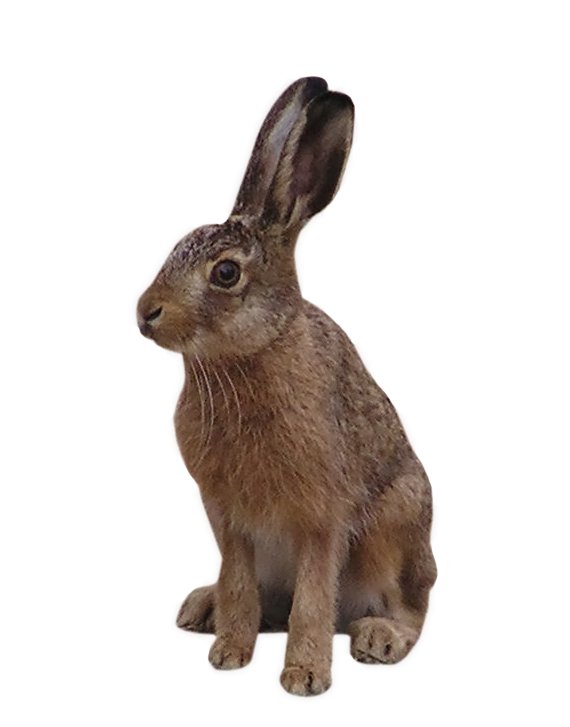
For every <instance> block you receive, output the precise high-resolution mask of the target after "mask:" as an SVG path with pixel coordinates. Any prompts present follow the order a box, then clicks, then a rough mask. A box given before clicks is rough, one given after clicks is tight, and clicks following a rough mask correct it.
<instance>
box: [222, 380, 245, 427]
mask: <svg viewBox="0 0 570 727" xmlns="http://www.w3.org/2000/svg"><path fill="white" fill-rule="evenodd" d="M222 370H223V372H224V374H225V377H226V379H227V380H228V382H229V385H230V386H231V388H232V391H233V393H234V399H235V400H236V407H237V415H238V437H239V436H240V435H241V405H240V403H239V396H238V393H237V391H236V387H235V386H234V382H233V381H232V380H231V378H230V375H229V374H228V372H227V370H226V368H225V366H224V367H223V368H222Z"/></svg>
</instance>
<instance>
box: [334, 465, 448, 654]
mask: <svg viewBox="0 0 570 727" xmlns="http://www.w3.org/2000/svg"><path fill="white" fill-rule="evenodd" d="M378 506H379V513H378V517H377V520H376V521H375V523H374V525H373V527H371V528H370V530H369V531H368V533H367V534H366V535H365V536H364V537H363V538H362V540H361V542H360V543H359V544H358V546H357V548H356V549H355V552H354V553H353V557H352V558H351V563H350V571H349V581H348V586H349V587H352V589H353V592H352V594H350V595H351V596H352V601H353V603H354V602H356V603H358V608H354V607H353V608H352V611H351V612H349V613H348V614H346V615H349V616H350V617H351V618H349V619H348V620H349V625H348V628H347V632H348V633H349V635H350V637H351V645H350V651H351V654H352V656H353V657H354V658H355V659H356V660H357V661H361V662H363V663H365V664H379V663H382V664H395V663H396V662H398V661H400V660H401V659H403V658H404V657H405V656H406V655H407V654H408V653H409V652H410V650H411V649H412V647H413V646H414V644H415V643H416V642H417V640H418V638H419V636H420V634H421V631H422V628H423V624H424V620H425V617H426V612H427V608H428V601H429V592H430V589H431V587H432V586H433V584H434V583H435V579H436V576H437V570H436V566H435V561H434V558H433V555H432V552H431V547H430V542H429V536H430V528H431V498H430V490H429V482H428V481H427V478H426V477H425V474H424V473H423V471H416V472H415V473H408V474H406V475H404V476H402V477H400V478H398V479H397V480H395V481H394V483H393V486H392V488H391V489H390V490H389V492H388V493H387V494H386V495H385V496H383V497H382V499H381V501H379V502H378ZM355 595H356V598H355ZM345 623H346V621H345Z"/></svg>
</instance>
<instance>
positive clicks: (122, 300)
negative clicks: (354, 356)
mask: <svg viewBox="0 0 570 727" xmlns="http://www.w3.org/2000/svg"><path fill="white" fill-rule="evenodd" d="M569 37H570V24H569V22H568V5H567V3H564V2H559V3H556V2H547V1H543V2H524V1H523V0H521V1H518V2H504V1H501V0H493V1H492V2H487V1H485V0H479V2H452V1H449V2H440V1H438V2H429V3H428V2H405V1H401V0H400V1H399V2H390V3H384V2H379V3H364V2H350V3H346V2H345V3H336V2H332V1H331V2H327V3H322V2H318V3H317V2H309V1H308V0H305V1H303V2H297V1H296V0H288V1H287V2H286V3H270V2H264V3H261V2H260V3H255V2H247V1H246V0H242V2H234V3H227V4H223V3H220V2H214V1H212V2H209V3H198V2H195V3H193V2H164V1H163V2H154V3H150V2H137V3H135V2H131V3H129V2H120V1H119V2H117V1H115V2H97V3H87V2H82V3H78V2H67V3H66V2H61V1H59V2H57V1H55V2H50V3H40V2H26V1H25V0H24V1H20V2H3V3H2V9H1V11H0V69H1V70H0V73H1V88H0V93H1V99H0V102H1V105H2V109H1V116H0V124H1V139H0V144H1V159H0V175H1V181H0V184H1V187H0V204H1V218H0V224H1V230H0V246H1V248H0V255H1V260H0V290H1V302H2V310H1V314H2V317H1V326H0V331H1V341H2V343H1V345H2V355H1V365H2V376H1V379H0V386H1V426H2V434H1V441H2V454H1V462H0V466H1V468H2V472H1V488H2V489H1V503H0V539H1V543H0V546H1V550H0V552H1V576H0V588H1V591H2V595H1V597H0V609H1V616H0V630H1V633H0V659H1V670H2V674H1V675H0V683H1V691H2V697H1V700H0V718H1V721H2V724H4V725H6V726H7V727H18V726H20V725H58V726H59V725H65V726H67V725H81V726H82V727H83V726H91V725H111V726H112V727H114V726H115V725H116V726H119V725H120V726H121V727H122V726H123V725H137V727H139V726H141V727H142V726H143V725H160V726H161V727H162V726H166V727H170V726H175V725H189V724H195V723H196V722H197V721H199V722H200V723H205V724H218V723H222V722H224V723H225V722H226V721H228V722H230V721H231V723H232V724H245V723H246V722H247V724H251V725H265V724H275V725H290V724H291V723H296V724H299V725H308V724H314V723H318V724H331V723H333V722H335V723H338V724H358V723H360V722H365V723H366V724H379V725H380V724H384V725H412V724H413V725H416V724H428V725H441V724H450V725H459V724H460V725H472V724H473V725H480V724H485V725H505V724H517V725H521V724H545V725H549V726H551V725H567V724H568V719H569V709H568V697H567V694H566V696H564V690H565V689H566V690H567V687H568V655H569V646H570V645H569V639H568V596H567V592H568V588H567V582H568V570H569V569H568V538H567V533H568V505H569V496H568V488H569V485H570V482H569V474H568V470H569V468H568V438H569V436H568V435H569V422H568V419H569V414H568V412H569V408H568V407H569V404H570V392H569V386H568V381H567V379H568V371H569V370H570V360H569V358H570V357H569V352H568V313H569V310H570V300H569V294H568V263H567V259H568V256H567V250H568V244H569V242H570V236H569V232H570V220H569V213H568V201H569V193H570V173H569V169H570V142H569V139H570V102H569V76H570V50H569V49H570V43H569ZM304 75H321V76H324V77H325V78H326V79H327V80H328V82H329V84H330V86H331V87H332V88H334V89H337V90H342V91H344V92H346V93H348V94H350V95H351V96H352V98H353V99H354V102H355V104H356V110H357V127H356V133H355V139H354V146H353V153H352V156H351V159H350V162H349V165H348V169H347V172H346V175H345V179H344V184H343V186H342V189H341V191H340V193H339V195H338V197H337V198H336V199H335V201H334V203H333V204H332V205H331V207H330V208H329V209H327V210H326V211H325V212H323V213H322V214H321V215H320V216H319V217H318V218H317V219H315V220H314V221H313V222H311V224H310V225H309V227H308V228H307V229H306V230H305V232H304V233H303V235H302V237H301V241H300V245H299V249H298V264H299V268H300V277H301V282H302V286H303V289H304V292H305V295H306V297H307V298H308V299H309V300H311V301H313V302H315V303H317V304H318V305H319V306H321V307H322V308H324V309H325V310H326V311H327V312H328V313H329V314H331V315H332V316H333V317H334V318H335V319H336V320H337V321H338V322H339V323H340V324H341V325H342V326H343V327H344V328H345V329H346V330H347V332H348V333H349V334H350V336H351V337H352V339H353V340H354V342H355V343H356V345H357V346H358V348H359V350H360V351H361V353H362V356H363V358H364V360H365V362H366V363H367V365H368V366H369V368H370V370H371V371H372V373H373V374H374V375H375V377H376V378H377V380H378V381H379V382H380V384H381V385H382V387H383V388H384V389H385V390H386V391H387V393H388V394H389V396H390V398H391V399H392V400H393V401H394V402H395V404H396V406H397V408H398V410H399V411H400V413H401V415H402V417H403V420H404V423H405V425H406V427H407V429H408V432H409V435H410V437H411V440H412V442H413V443H414V446H415V447H416V449H417V452H418V454H419V455H420V457H421V458H422V460H423V462H424V464H425V466H426V468H427V471H428V473H429V475H430V478H431V480H432V483H433V489H434V498H435V508H436V517H435V524H434V532H433V544H434V550H435V554H436V558H437V561H438V565H439V570H440V577H439V580H438V582H437V584H436V587H435V589H434V591H433V596H432V601H431V608H430V613H429V617H428V621H427V624H426V628H425V631H424V634H423V637H422V639H421V641H420V643H419V644H418V646H417V647H416V649H415V650H414V651H413V652H412V654H411V655H410V656H409V658H407V659H406V660H405V661H403V662H402V663H401V664H399V665H398V666H394V667H382V666H379V667H369V666H365V665H360V664H357V663H356V662H354V661H353V660H352V659H351V658H350V656H349V652H348V639H347V637H337V638H336V640H335V662H334V669H333V680H334V683H333V687H332V689H331V690H330V691H329V692H328V693H327V694H326V695H324V696H322V697H318V698H315V699H309V700H302V699H299V698H295V697H291V696H289V695H287V694H286V693H285V692H284V691H283V690H282V689H281V687H280V686H279V683H278V676H279V672H280V669H281V665H282V660H283V654H284V648H285V637H284V636H283V635H272V636H262V637H261V638H260V640H259V642H258V648H257V651H256V654H255V658H254V661H253V663H252V665H250V666H249V667H247V669H244V670H242V671H240V672H232V673H220V672H216V671H215V670H213V669H212V668H211V667H210V665H209V664H208V661H207V652H208V649H209V645H210V641H211V637H208V636H200V635H192V634H187V633H183V632H181V631H179V630H177V629H176V628H175V626H174V617H175V614H176V611H177V609H178V606H179V603H180V602H181V600H182V598H183V597H184V596H185V595H186V593H187V592H188V591H189V590H190V589H191V588H193V587H195V586H198V585H202V584H204V583H209V582H212V581H213V580H215V578H216V575H217V569H218V555H217V550H216V547H215V544H214V541H213V538H212V536H211V534H210V531H209V528H208V525H207V523H206V518H205V515H204V513H203V511H202V507H201V504H200V500H199V496H198V491H197V487H196V485H195V484H194V483H193V482H192V481H191V480H190V478H189V477H188V475H187V474H186V471H185V469H184V467H183V464H182V461H181V458H180V456H179V454H178V452H177V448H176V444H175V439H174V432H173V426H172V414H173V410H174V406H175V401H176V397H177V394H178V391H179V389H180V386H181V382H182V366H181V361H180V359H179V357H178V356H177V355H175V354H171V353H168V352H166V351H164V350H161V349H158V348H156V347H154V346H153V345H152V344H151V343H150V342H149V341H147V340H145V339H143V338H142V337H141V336H140V334H139V333H138V330H137V328H136V325H135V316H134V309H135V304H136V300H137V298H138V295H139V294H140V293H141V292H142V291H143V289H144V288H145V287H146V286H147V284H148V283H149V282H150V280H151V279H152V277H153V275H154V274H155V272H156V271H157V269H158V267H159V265H160V264H161V263H162V261H163V259H164V258H165V257H166V255H167V254H168V252H169V250H170V248H171V247H172V246H173V245H174V243H175V242H176V241H177V240H178V239H179V238H180V237H181V236H182V235H183V234H185V233H186V232H188V231H189V230H190V229H192V228H193V227H195V226H197V225H200V224H203V223H206V222H219V221H222V220H223V219H225V216H226V215H227V213H228V212H229V210H230V208H231V205H232V202H233V199H234V195H235V193H236V191H237V188H238V184H239V181H240V179H241V175H242V173H243V171H244V169H245V165H246V162H247V158H248V154H249V151H250V148H251V145H252V143H253V140H254V137H255V134H256V132H257V130H258V127H259V125H260V123H261V121H262V120H263V117H264V115H265V113H266V111H267V110H268V108H269V106H270V105H271V103H272V102H273V101H274V99H275V98H276V97H277V95H278V94H279V93H280V92H281V91H282V90H283V89H284V88H285V86H286V85H288V84H289V83H290V82H291V81H293V80H295V79H296V78H298V77H300V76H304Z"/></svg>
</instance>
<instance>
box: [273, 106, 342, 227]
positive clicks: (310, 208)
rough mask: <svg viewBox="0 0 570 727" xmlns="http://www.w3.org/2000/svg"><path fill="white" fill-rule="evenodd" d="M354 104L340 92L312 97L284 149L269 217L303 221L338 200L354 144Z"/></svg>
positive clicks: (288, 223) (287, 222)
mask: <svg viewBox="0 0 570 727" xmlns="http://www.w3.org/2000/svg"><path fill="white" fill-rule="evenodd" d="M353 125H354V106H353V104H352V101H351V99H350V98H349V97H348V96H346V95H344V94H341V93H333V92H329V93H326V94H323V95H321V96H318V97H317V98H315V99H313V100H312V101H311V102H310V103H309V104H308V105H307V106H306V108H305V110H304V112H303V114H302V115H301V116H300V118H299V120H298V121H297V123H296V124H295V126H294V127H293V129H292V130H291V133H290V134H289V137H288V138H287V141H286V143H285V145H284V147H283V151H282V152H281V157H280V159H279V164H278V166H277V171H276V174H275V178H274V180H273V184H272V186H271V189H270V192H269V195H268V199H267V204H266V207H265V212H264V218H265V221H266V222H267V223H270V224H271V223H276V222H278V223H281V224H282V225H284V226H292V225H298V224H304V223H305V222H306V221H307V220H308V219H310V218H311V217H312V216H313V215H315V214H317V213H318V212H320V211H321V210H322V209H323V208H324V207H326V206H327V204H329V202H330V201H331V200H332V199H333V197H334V195H335V194H336V191H337V189H338V187H339V185H340V181H341V178H342V174H343V171H344V168H345V165H346V161H347V159H348V154H349V152H350V147H351V143H352V130H353Z"/></svg>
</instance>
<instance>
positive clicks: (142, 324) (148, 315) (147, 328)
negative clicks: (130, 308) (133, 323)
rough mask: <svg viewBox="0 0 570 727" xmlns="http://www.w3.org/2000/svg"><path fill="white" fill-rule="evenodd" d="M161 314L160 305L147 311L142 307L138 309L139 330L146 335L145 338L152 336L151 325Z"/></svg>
mask: <svg viewBox="0 0 570 727" xmlns="http://www.w3.org/2000/svg"><path fill="white" fill-rule="evenodd" d="M161 314H162V306H161V305H159V306H158V307H153V308H151V310H150V311H148V312H147V311H146V310H144V309H143V310H139V312H138V316H137V318H138V324H139V330H140V332H141V333H142V334H143V336H146V337H147V338H150V337H151V336H152V330H153V326H154V325H155V322H156V321H157V320H158V319H159V318H160V316H161Z"/></svg>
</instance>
